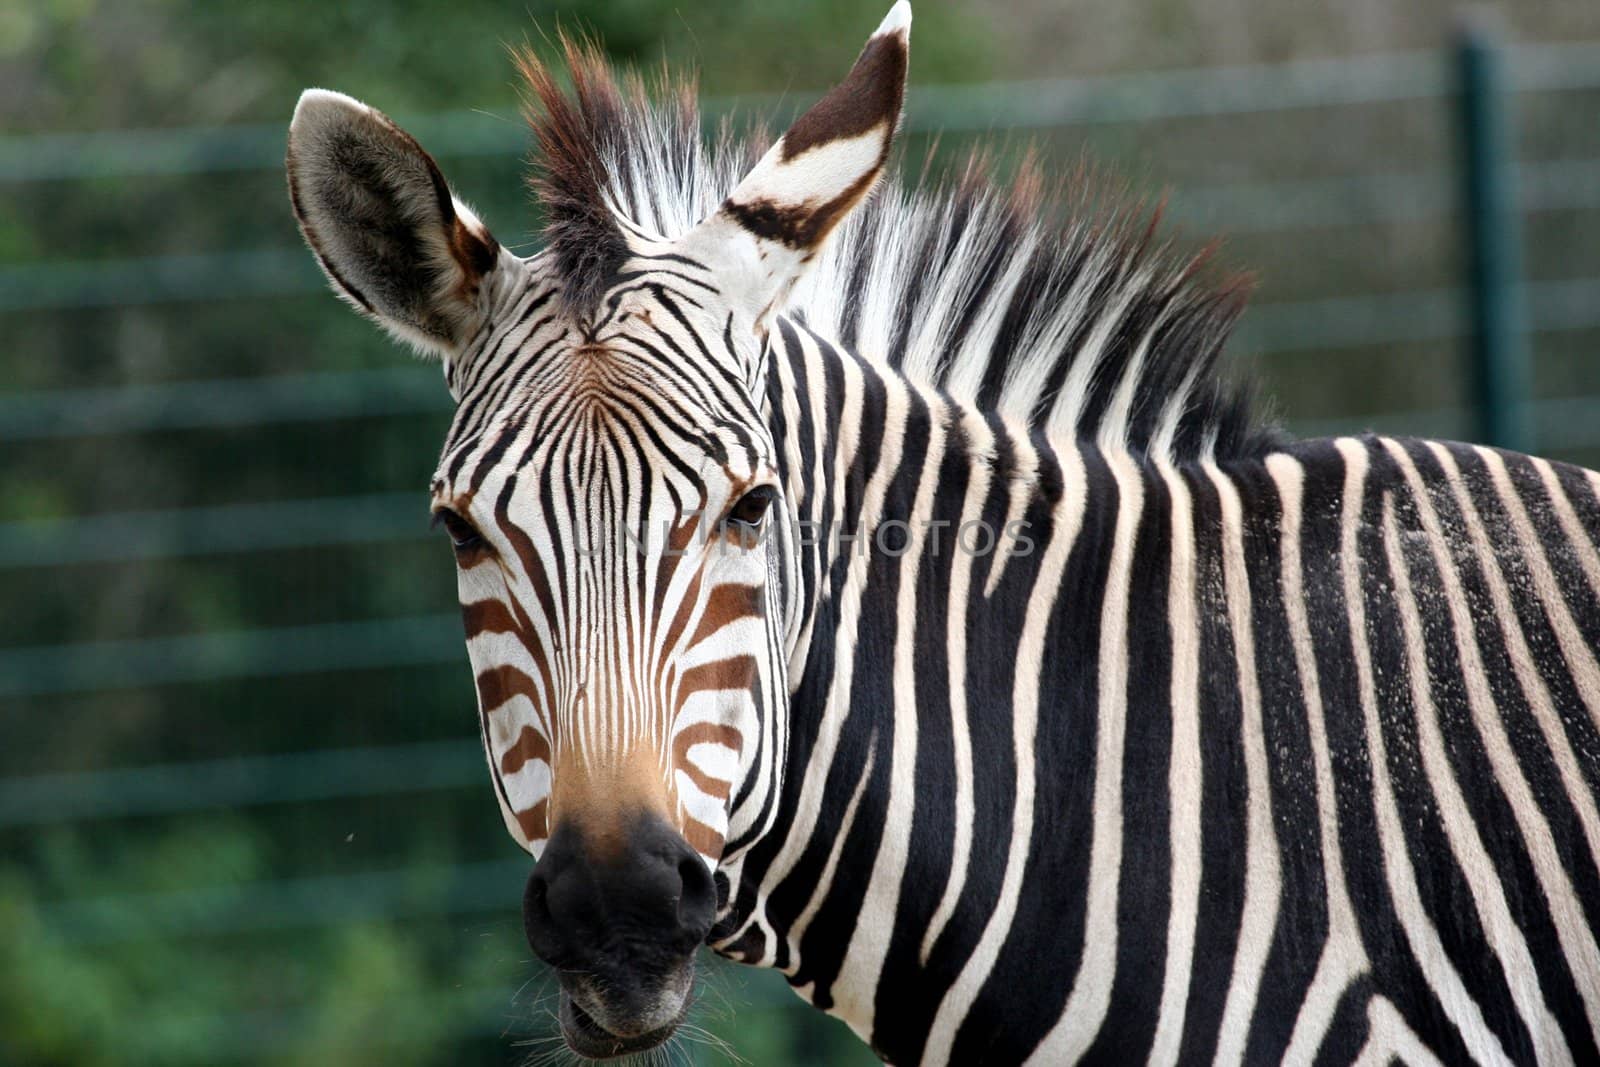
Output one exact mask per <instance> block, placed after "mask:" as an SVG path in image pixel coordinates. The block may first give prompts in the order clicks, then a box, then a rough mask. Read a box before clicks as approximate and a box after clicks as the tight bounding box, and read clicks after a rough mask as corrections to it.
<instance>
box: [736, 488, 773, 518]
mask: <svg viewBox="0 0 1600 1067" xmlns="http://www.w3.org/2000/svg"><path fill="white" fill-rule="evenodd" d="M777 499H778V491H777V490H776V489H774V488H773V487H772V486H770V485H758V486H756V487H755V488H754V489H752V490H750V491H749V492H748V493H746V494H745V495H744V496H742V497H740V498H739V499H738V500H737V501H736V502H735V503H734V505H733V507H731V508H729V509H728V521H729V522H731V523H733V524H734V525H735V526H744V527H756V526H759V525H761V520H762V519H763V518H764V517H766V514H767V509H768V508H770V507H771V506H772V502H773V501H774V500H777Z"/></svg>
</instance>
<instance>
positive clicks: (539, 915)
mask: <svg viewBox="0 0 1600 1067" xmlns="http://www.w3.org/2000/svg"><path fill="white" fill-rule="evenodd" d="M621 838H622V839H621V840H620V841H618V840H616V839H614V837H612V836H610V835H608V836H607V837H606V838H605V839H601V838H597V837H589V836H586V835H585V834H584V833H583V831H582V830H581V829H580V828H579V827H578V826H577V825H576V824H575V823H572V822H567V821H563V822H562V823H561V824H559V825H558V826H557V827H556V832H555V833H554V834H552V835H551V837H550V840H549V841H548V842H547V843H546V844H545V849H544V854H543V855H542V856H540V858H539V862H538V864H537V865H536V866H535V867H534V869H533V874H532V875H531V876H529V878H528V888H527V891H526V892H525V893H524V894H523V898H522V921H523V925H524V926H525V927H526V929H527V933H528V944H529V946H531V947H532V949H533V951H534V953H535V954H536V955H538V957H539V958H540V959H542V960H544V961H545V962H546V963H548V964H550V965H551V966H552V967H559V968H562V969H567V970H584V971H589V972H592V973H593V972H599V971H605V970H609V969H610V968H611V967H613V966H615V967H623V968H626V969H628V970H630V971H635V972H637V971H641V970H642V971H651V970H664V969H666V968H669V967H673V966H676V965H678V964H679V963H681V962H682V960H683V958H684V957H685V956H688V955H690V954H691V953H693V952H694V950H695V949H696V948H697V947H698V946H699V945H700V943H701V942H703V941H704V940H705V938H706V934H707V933H709V932H710V930H711V923H712V920H713V919H714V918H715V917H716V906H717V892H716V887H715V885H714V883H713V882H712V879H711V872H710V870H709V869H708V868H707V867H706V862H705V860H703V859H701V857H700V855H699V853H697V852H695V851H694V849H692V848H690V847H689V844H688V842H686V841H685V840H684V839H683V838H682V836H680V835H679V834H678V833H677V831H675V830H673V829H672V828H671V827H670V826H668V825H667V824H666V823H665V822H663V821H662V820H661V819H660V818H659V817H657V816H655V815H647V816H643V817H641V818H639V819H637V820H635V821H634V822H633V823H632V824H631V825H630V826H628V827H627V829H626V830H624V831H623V832H622V835H621Z"/></svg>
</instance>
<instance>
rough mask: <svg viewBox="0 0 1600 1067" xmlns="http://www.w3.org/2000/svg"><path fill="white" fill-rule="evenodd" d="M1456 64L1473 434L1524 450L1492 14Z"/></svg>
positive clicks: (1472, 29) (1516, 247)
mask: <svg viewBox="0 0 1600 1067" xmlns="http://www.w3.org/2000/svg"><path fill="white" fill-rule="evenodd" d="M1456 62H1457V69H1458V74H1459V77H1460V88H1461V93H1460V123H1461V139H1462V177H1463V180H1464V188H1463V200H1462V207H1463V210H1464V212H1465V219H1464V221H1465V226H1466V233H1465V237H1466V242H1467V249H1468V278H1467V283H1468V284H1467V299H1468V302H1469V303H1468V315H1469V320H1470V324H1471V344H1472V364H1473V366H1472V372H1473V391H1474V395H1473V404H1474V408H1475V411H1476V413H1477V426H1476V427H1475V432H1476V433H1477V434H1479V435H1480V437H1481V439H1482V440H1483V441H1484V442H1485V443H1487V444H1490V445H1494V446H1496V447H1499V448H1509V449H1514V450H1517V451H1527V450H1528V449H1530V448H1532V447H1533V440H1532V432H1531V430H1532V428H1531V427H1530V426H1529V424H1528V381H1529V369H1528V347H1527V346H1528V341H1527V333H1526V318H1525V316H1524V310H1523V306H1522V300H1523V294H1522V226H1521V223H1522V217H1521V213H1520V207H1519V205H1518V203H1517V189H1516V166H1517V163H1516V159H1517V157H1516V140H1515V133H1514V131H1513V129H1512V122H1511V115H1510V110H1511V106H1510V95H1509V91H1508V87H1507V84H1506V73H1505V72H1506V59H1505V49H1504V47H1503V44H1502V40H1501V37H1500V35H1499V34H1498V33H1497V32H1496V30H1495V26H1494V23H1493V22H1492V21H1491V18H1490V16H1489V14H1488V13H1487V12H1475V13H1473V15H1472V16H1471V17H1468V18H1466V19H1464V20H1463V21H1462V22H1461V24H1460V29H1459V31H1458V39H1457V43H1456Z"/></svg>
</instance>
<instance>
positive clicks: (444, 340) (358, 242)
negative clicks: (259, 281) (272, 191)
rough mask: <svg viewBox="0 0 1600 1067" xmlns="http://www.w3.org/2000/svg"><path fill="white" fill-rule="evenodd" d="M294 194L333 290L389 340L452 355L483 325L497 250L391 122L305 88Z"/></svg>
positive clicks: (292, 142) (297, 118) (296, 124)
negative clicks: (484, 287)
mask: <svg viewBox="0 0 1600 1067" xmlns="http://www.w3.org/2000/svg"><path fill="white" fill-rule="evenodd" d="M285 166H286V168H287V170H288V172H289V199H290V200H291V201H292V202H293V204H294V213H295V217H296V218H297V219H299V221H300V232H301V233H302V234H304V235H305V239H306V243H307V244H309V245H310V246H311V251H312V252H314V253H316V257H317V261H318V262H319V263H321V264H322V270H323V272H324V273H325V274H327V276H328V280H329V281H331V282H332V283H333V287H334V289H335V291H337V292H338V294H339V295H340V296H342V297H343V298H344V299H345V300H347V301H349V302H350V303H351V304H352V305H354V306H355V307H356V309H357V310H359V311H361V312H363V313H365V314H366V315H368V316H370V317H371V318H373V319H375V320H376V321H377V322H378V323H380V324H381V325H382V326H383V327H384V328H385V329H387V330H388V331H389V332H390V333H392V334H394V335H395V336H396V337H399V338H400V339H401V340H404V341H407V342H410V343H411V344H413V345H416V346H417V347H418V348H419V349H421V350H423V351H425V352H430V353H435V354H441V355H446V356H448V355H450V354H453V353H454V351H455V350H456V349H457V348H458V347H459V346H460V345H461V344H462V343H464V342H465V341H466V340H467V339H468V338H469V337H470V336H471V332H472V331H473V330H474V329H475V328H476V327H477V326H478V325H479V323H480V321H481V317H482V314H483V311H482V308H481V304H480V301H479V299H478V296H479V289H480V285H481V283H482V281H483V279H484V277H485V276H486V275H487V274H488V273H489V272H490V271H492V270H494V267H495V263H496V262H497V260H498V258H499V252H500V246H499V244H498V243H496V241H495V239H494V238H493V237H492V236H490V235H489V231H488V230H487V229H485V228H484V225H483V223H481V222H479V221H478V219H477V217H476V216H474V215H473V213H472V211H471V209H469V208H468V207H467V206H466V205H465V204H463V203H462V202H461V201H459V200H457V199H455V197H453V196H452V195H451V193H450V187H449V186H448V185H446V184H445V180H444V175H442V174H440V173H439V168H438V166H437V165H436V164H435V163H434V162H433V159H432V157H430V156H429V155H428V153H427V152H424V151H423V150H422V146H421V145H419V144H418V143H417V142H416V140H415V139H414V138H412V136H411V135H410V134H408V133H406V132H405V131H404V130H402V129H401V128H400V127H399V126H397V125H395V124H394V122H392V121H391V120H390V119H389V117H388V116H387V115H384V114H383V113H382V112H380V111H376V110H374V109H373V108H370V107H368V106H367V105H365V104H363V103H361V102H360V101H359V100H354V99H352V98H350V97H348V96H345V95H344V94H342V93H333V92H328V91H327V90H325V89H307V90H306V91H305V92H304V93H302V94H301V95H300V103H299V105H298V106H296V107H295V109H294V119H293V121H291V122H290V124H289V150H288V155H287V158H286V160H285Z"/></svg>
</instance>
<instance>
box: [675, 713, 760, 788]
mask: <svg viewBox="0 0 1600 1067" xmlns="http://www.w3.org/2000/svg"><path fill="white" fill-rule="evenodd" d="M702 744H714V745H724V746H726V747H728V748H731V749H732V750H733V751H734V754H735V755H737V754H738V753H740V752H742V751H743V750H744V735H743V734H741V733H739V731H738V730H735V729H734V728H733V727H731V726H718V725H717V724H715V723H709V722H702V723H696V724H695V725H693V726H689V727H685V728H684V730H683V732H682V733H680V734H679V735H678V736H677V737H676V738H674V739H673V742H672V765H673V767H674V768H676V769H677V770H680V771H682V772H683V773H684V774H686V775H688V776H689V780H690V781H691V782H693V783H694V784H695V786H696V787H697V788H699V790H700V791H701V792H702V793H705V794H706V795H707V796H713V797H716V798H717V799H718V800H727V799H728V793H729V792H730V791H731V790H732V788H733V783H732V782H719V781H717V780H716V779H715V778H710V777H708V776H707V775H706V774H705V772H704V771H702V770H700V768H698V767H696V766H695V765H694V764H693V763H691V762H689V749H691V748H693V747H694V746H695V745H702Z"/></svg>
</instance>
